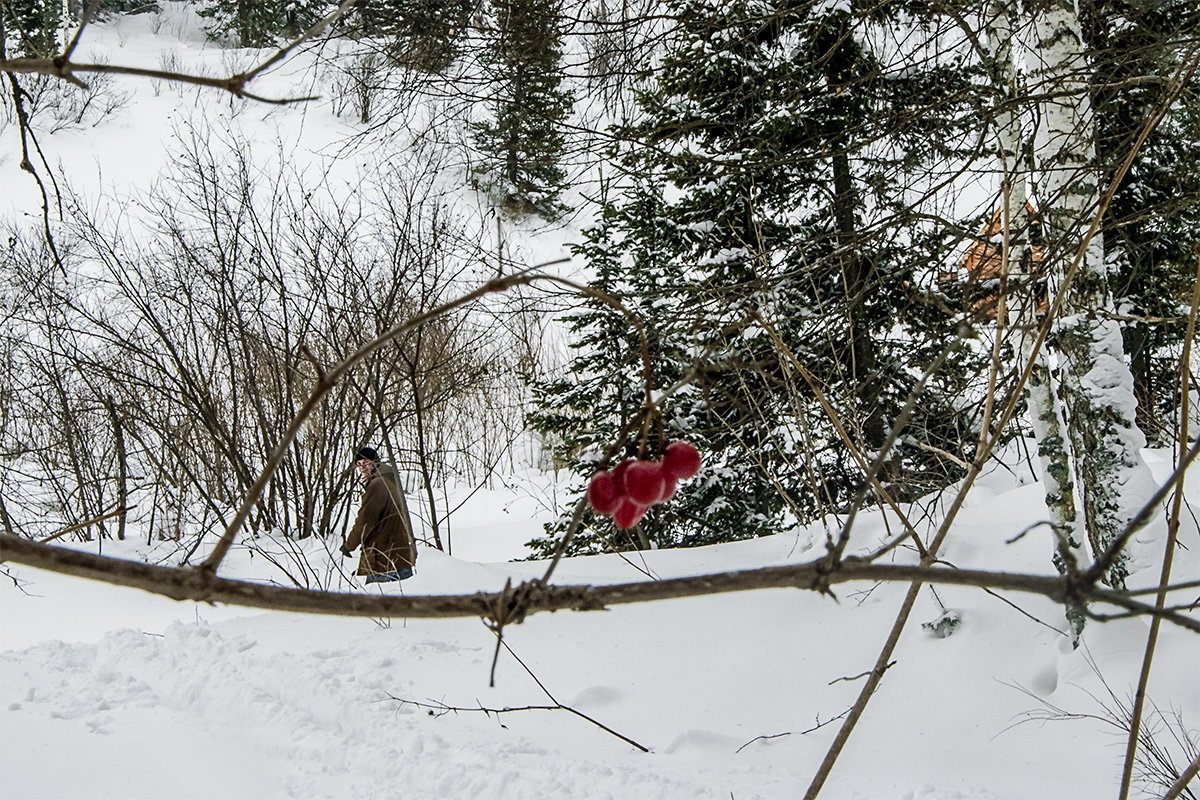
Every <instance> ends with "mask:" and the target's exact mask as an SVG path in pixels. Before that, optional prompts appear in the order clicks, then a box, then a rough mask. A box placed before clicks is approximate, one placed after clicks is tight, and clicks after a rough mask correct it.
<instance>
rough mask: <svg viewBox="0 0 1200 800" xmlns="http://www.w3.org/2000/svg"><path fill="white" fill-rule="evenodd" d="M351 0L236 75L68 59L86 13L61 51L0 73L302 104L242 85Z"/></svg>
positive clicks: (5, 63) (9, 63) (15, 62)
mask: <svg viewBox="0 0 1200 800" xmlns="http://www.w3.org/2000/svg"><path fill="white" fill-rule="evenodd" d="M355 2H357V0H345V2H343V3H342V4H341V5H340V6H338V7H337V8H336V9H334V10H333V11H331V12H330V13H329V14H327V15H326V16H325V17H323V18H322V19H321V20H319V21H318V22H317V23H316V24H315V25H313V26H312V27H311V28H309V29H308V30H306V31H305V32H304V33H302V34H300V35H299V36H297V37H296V38H295V39H293V40H292V41H290V42H288V43H287V44H286V45H284V46H283V47H281V48H279V49H278V50H276V51H275V52H274V53H273V54H272V55H271V57H270V58H268V59H266V60H265V61H263V62H262V63H261V64H259V65H258V66H257V67H255V68H253V69H251V70H248V71H246V72H239V73H238V74H236V75H230V76H229V77H228V78H210V77H208V76H206V75H191V74H188V73H183V72H171V71H166V70H159V69H144V68H142V67H129V66H121V65H115V64H82V63H79V62H76V61H72V60H71V56H72V55H73V54H74V50H75V47H76V46H77V45H78V44H79V39H80V36H81V35H82V34H83V29H84V28H85V27H86V26H87V24H88V22H89V16H90V15H88V14H85V15H84V19H83V21H82V22H80V24H79V29H78V30H76V31H75V35H74V37H72V39H71V42H70V43H69V44H68V45H67V47H66V49H64V50H63V52H62V53H61V54H59V55H57V56H55V57H53V58H4V59H0V72H7V73H9V74H11V75H18V74H26V75H31V74H35V75H48V76H50V77H53V78H58V79H60V80H64V81H66V82H68V83H73V84H75V85H77V86H83V85H85V84H84V83H83V81H81V80H80V79H79V78H78V77H77V76H78V75H80V74H89V73H94V74H99V73H107V74H110V75H130V76H133V77H137V78H154V79H157V80H164V81H174V82H176V83H187V84H191V85H193V86H204V87H208V88H211V89H222V90H224V91H227V92H229V93H230V94H232V95H233V96H235V97H243V98H246V99H248V100H257V101H258V102H260V103H271V104H273V105H287V104H289V103H302V102H307V101H309V100H315V99H317V98H316V97H292V98H286V99H271V98H268V97H262V96H261V95H257V94H253V93H251V92H249V91H247V89H246V87H247V86H248V85H249V83H250V82H251V81H253V80H254V79H255V78H257V77H258V76H259V75H261V74H262V73H263V72H265V71H266V70H268V69H270V68H271V67H273V66H275V65H276V64H278V63H279V62H280V61H283V60H284V59H285V58H287V57H288V56H289V55H290V54H291V53H292V51H293V50H295V49H296V48H297V47H299V46H300V45H302V44H304V43H305V42H307V41H308V40H310V39H312V38H313V37H314V36H317V35H318V34H320V33H321V32H322V31H323V30H325V28H327V27H328V26H329V25H331V24H333V23H334V22H336V21H337V20H338V19H339V18H340V17H341V16H342V15H343V14H345V13H346V12H347V11H348V10H350V8H351V6H353V5H354V4H355Z"/></svg>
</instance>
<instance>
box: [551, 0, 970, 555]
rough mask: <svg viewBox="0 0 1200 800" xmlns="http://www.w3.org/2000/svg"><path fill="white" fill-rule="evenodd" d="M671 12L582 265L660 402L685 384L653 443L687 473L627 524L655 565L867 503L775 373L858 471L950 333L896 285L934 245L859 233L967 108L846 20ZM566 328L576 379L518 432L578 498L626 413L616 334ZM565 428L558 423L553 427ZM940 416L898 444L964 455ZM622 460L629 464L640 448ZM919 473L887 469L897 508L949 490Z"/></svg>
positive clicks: (951, 72)
mask: <svg viewBox="0 0 1200 800" xmlns="http://www.w3.org/2000/svg"><path fill="white" fill-rule="evenodd" d="M671 10H672V12H673V16H674V17H675V18H677V19H679V20H680V25H679V28H678V30H677V33H676V38H675V39H674V41H673V42H672V44H671V46H670V49H669V52H668V53H667V54H666V55H665V57H664V59H663V61H662V64H661V67H660V68H659V69H658V70H657V71H656V73H655V74H654V76H653V80H651V81H649V82H648V83H647V84H646V87H645V89H644V91H643V92H642V93H641V94H640V96H639V103H640V106H641V110H642V111H643V113H644V118H643V119H642V120H641V121H639V122H638V124H636V125H634V126H631V127H629V128H627V129H625V130H624V131H622V132H621V137H620V138H622V139H623V140H626V141H627V142H628V143H629V144H628V145H627V146H625V147H623V148H622V150H621V152H620V154H619V161H620V163H621V164H622V166H623V170H624V173H625V175H626V176H627V178H626V179H625V182H624V186H623V188H622V190H621V192H620V193H619V194H618V196H617V197H616V198H615V199H610V200H608V201H607V202H606V203H605V205H604V212H603V215H602V218H601V222H600V224H599V225H598V226H597V228H596V229H595V230H593V231H592V235H591V236H590V238H589V241H588V243H587V245H586V246H585V247H584V249H583V255H585V256H586V257H587V259H588V261H589V263H591V264H592V266H593V268H595V270H596V273H597V282H596V285H597V286H599V287H602V288H604V289H605V290H606V291H610V292H614V293H615V294H618V295H619V296H620V297H621V298H622V300H623V301H624V302H625V303H626V304H627V305H628V306H629V307H630V308H631V310H633V311H634V312H635V313H638V314H639V315H640V316H641V317H642V318H643V319H644V320H645V322H646V328H647V332H648V337H649V340H650V347H651V355H652V357H653V360H654V365H655V368H656V372H657V374H656V376H655V379H656V383H657V384H658V386H659V387H666V386H669V385H671V384H672V383H673V382H674V381H676V380H678V379H679V378H680V377H681V376H683V375H684V374H685V373H687V372H688V371H689V370H691V369H695V370H696V375H695V380H694V383H693V385H692V386H691V387H690V388H689V390H687V391H684V392H680V393H679V394H677V395H676V396H674V397H672V398H671V399H670V400H669V401H668V402H667V403H666V405H665V407H664V408H663V409H662V412H663V422H664V427H665V431H666V434H665V438H666V439H668V440H669V439H674V438H685V439H689V440H691V441H693V443H695V444H696V445H697V446H698V447H699V448H700V450H701V452H702V453H703V454H704V457H705V465H704V468H703V471H702V472H701V475H700V477H699V478H698V479H696V480H695V481H693V482H692V483H690V484H688V485H687V486H685V487H682V488H681V489H680V492H679V494H677V495H676V498H675V499H674V500H672V502H671V503H669V504H667V505H664V506H659V507H655V508H653V509H652V510H651V511H650V513H649V514H648V515H647V517H646V518H645V520H644V521H643V523H642V526H641V527H642V529H643V533H644V534H645V536H646V538H647V539H648V540H649V541H650V542H651V543H653V544H656V545H658V546H672V545H695V544H706V543H711V542H716V541H727V540H731V539H740V538H748V537H752V536H756V535H762V534H766V533H771V532H776V531H779V530H781V529H783V528H784V527H785V526H786V525H787V524H788V520H789V519H795V518H798V517H799V518H803V517H808V516H810V515H812V514H814V513H816V512H817V510H818V509H819V508H820V507H822V506H824V507H826V508H828V507H829V506H830V505H832V506H834V507H840V506H842V505H844V504H845V503H846V502H847V501H848V500H849V499H850V498H851V497H852V496H854V494H855V493H856V492H857V491H858V489H859V488H860V487H861V486H862V474H861V469H860V467H859V466H858V464H857V463H856V462H855V461H854V460H853V459H852V458H851V455H850V451H849V450H848V448H846V447H845V446H844V445H843V444H842V443H841V442H840V441H839V439H838V437H837V434H836V433H835V431H834V429H833V427H832V425H831V423H830V421H829V420H828V419H827V418H826V417H825V416H824V415H823V413H822V411H821V410H820V408H819V407H818V405H817V403H816V402H815V399H814V396H813V393H812V391H811V390H810V389H809V387H808V386H807V385H806V384H805V383H804V381H802V380H801V378H800V377H799V376H798V374H797V371H796V370H795V368H794V361H795V362H799V363H800V364H802V365H804V367H805V369H806V370H807V371H808V372H809V373H811V374H812V375H813V376H814V377H815V379H816V381H817V382H818V383H819V384H820V386H821V388H822V393H823V394H824V395H825V396H826V397H827V398H829V400H830V402H832V403H833V404H834V406H835V407H836V408H837V411H838V413H839V416H840V418H841V419H842V420H845V421H846V422H847V425H848V426H849V427H850V430H851V435H852V436H854V437H855V438H856V443H857V445H858V447H859V448H861V449H863V450H866V451H868V452H870V451H871V450H872V449H877V448H878V447H879V445H880V444H881V443H882V441H883V437H884V435H885V433H886V431H887V428H888V427H889V426H890V423H891V421H892V419H894V417H895V415H896V414H897V413H898V410H899V405H900V404H901V403H902V402H903V401H904V399H905V397H906V396H907V394H908V391H909V389H910V388H911V386H912V385H913V383H914V378H913V372H914V370H919V368H920V365H922V364H927V363H929V361H930V360H932V353H933V352H935V351H936V350H938V349H939V348H940V347H941V346H943V345H944V344H945V342H946V340H947V339H948V338H949V337H948V336H947V333H948V331H949V332H950V335H951V336H952V335H953V326H952V325H950V324H949V322H950V318H949V316H947V315H946V314H943V313H941V312H938V311H937V310H936V309H935V307H934V306H933V305H931V304H924V305H922V304H920V303H914V294H915V293H916V292H915V289H914V286H915V285H916V280H915V275H916V274H917V271H918V269H922V268H923V269H925V270H928V269H929V267H930V266H931V265H936V264H939V263H941V261H942V260H944V259H945V258H946V244H945V241H944V238H943V237H942V236H941V234H940V233H939V232H937V231H931V230H927V229H923V228H921V227H920V226H918V225H916V224H915V221H914V220H912V219H911V218H909V219H907V220H906V219H905V218H904V217H903V216H902V215H900V216H897V217H896V219H894V220H891V221H890V222H889V224H888V225H887V226H886V227H884V226H878V227H875V228H873V229H871V230H870V235H867V232H868V220H867V215H866V209H867V208H868V206H869V207H870V208H872V209H873V212H872V213H873V215H874V216H873V217H872V219H871V220H870V222H871V223H872V224H876V225H877V224H878V222H877V221H878V220H880V219H881V218H883V217H887V216H889V215H891V214H894V213H897V212H901V211H902V210H903V209H904V208H906V207H907V206H906V204H907V202H908V200H909V198H907V197H905V192H904V184H905V180H904V178H905V177H906V175H908V174H909V172H911V171H913V170H915V169H918V168H919V165H920V164H921V163H922V161H923V159H925V158H927V157H930V156H931V155H934V154H941V155H943V156H944V155H948V154H949V152H950V145H949V144H948V142H949V140H950V137H952V136H953V134H954V130H955V123H954V115H955V114H961V113H962V110H963V107H962V106H961V105H960V103H959V101H958V100H957V99H956V98H957V97H958V94H959V93H960V92H961V93H965V92H966V91H967V90H968V89H969V85H968V84H967V80H968V75H969V73H968V71H965V70H961V69H957V70H956V69H954V66H955V65H952V64H950V63H946V64H943V65H941V66H939V67H933V68H931V69H930V71H929V72H916V71H912V70H906V71H904V72H903V73H895V72H890V71H889V68H888V67H887V65H885V64H883V63H882V62H881V61H880V60H879V59H878V58H877V57H876V55H875V54H873V53H872V52H870V50H869V49H867V48H866V46H865V45H864V44H863V41H864V39H865V37H863V36H861V35H860V34H861V33H862V31H861V30H853V29H854V28H855V26H859V27H865V26H866V25H868V24H869V23H868V22H867V21H866V20H865V19H864V18H863V17H861V16H856V15H854V14H852V13H851V12H850V10H849V9H848V8H847V7H845V6H832V5H824V4H823V5H820V6H812V5H808V4H799V5H785V6H779V5H772V4H767V3H763V2H758V1H757V0H735V2H732V3H730V2H716V1H715V0H677V2H675V3H673V4H672V6H671ZM923 106H925V107H928V106H935V107H939V109H940V113H941V114H943V119H942V120H940V121H939V124H938V126H937V127H935V126H934V124H933V123H932V122H930V121H928V120H927V118H924V117H922V116H921V115H919V114H915V113H913V109H914V108H921V107H923ZM922 265H923V267H922ZM914 310H916V311H914ZM573 322H574V325H575V327H576V329H577V332H578V333H579V334H581V335H582V338H581V339H580V340H579V342H578V349H579V355H578V357H577V360H576V362H575V363H574V365H573V375H572V376H571V377H570V378H569V379H566V378H565V379H562V380H560V381H557V382H555V383H553V384H549V385H546V386H544V387H542V398H541V401H542V406H543V411H542V412H541V413H539V414H535V415H534V418H533V421H534V423H535V425H536V426H537V427H539V429H541V430H543V431H546V432H548V433H552V434H554V435H556V436H558V437H560V438H561V441H562V443H563V450H564V452H563V455H565V456H567V457H568V458H571V459H573V462H572V463H573V464H574V466H575V468H576V470H577V471H578V472H579V474H580V477H581V478H583V479H586V478H587V477H588V476H589V475H590V474H591V472H592V471H593V470H594V469H595V459H596V457H597V455H598V452H599V451H600V449H601V448H600V445H601V444H602V443H604V442H605V441H606V440H608V441H611V440H612V438H613V437H614V436H615V435H616V433H617V430H618V428H619V427H620V425H621V424H622V422H623V421H624V420H626V419H628V418H629V416H630V415H631V414H633V413H635V412H636V409H637V403H638V402H639V401H640V394H639V393H638V391H636V388H637V387H638V386H639V385H640V366H639V365H638V363H637V360H636V359H637V352H638V351H637V349H636V347H635V346H633V344H632V343H631V342H630V341H628V336H627V335H626V336H622V335H621V334H620V333H619V331H620V326H621V325H626V324H627V323H625V322H624V321H623V320H622V319H621V318H620V317H619V315H615V314H613V313H610V312H608V311H606V310H604V309H602V308H599V307H593V308H591V309H589V310H588V311H587V312H586V313H584V314H581V315H579V316H577V317H575V318H574V321H573ZM897 325H903V326H905V327H906V334H905V335H904V336H903V337H894V336H893V335H892V334H893V331H894V328H895V327H896V326H897ZM776 337H778V339H779V340H781V341H777V339H776ZM793 359H794V361H793ZM955 374H961V372H956V371H955V370H953V369H950V370H948V371H947V372H946V375H947V376H948V377H947V380H952V378H951V377H950V376H952V375H955ZM952 395H953V392H947V394H946V397H949V396H952ZM560 405H561V407H563V408H565V409H567V413H565V414H563V413H551V412H549V411H548V409H553V408H555V407H558V406H560ZM949 405H950V404H949V403H948V402H943V401H942V396H941V395H939V394H938V392H937V391H936V389H935V390H934V391H933V392H931V394H930V395H929V396H928V397H927V398H926V402H924V403H923V404H922V412H921V413H920V414H919V415H918V416H919V419H918V421H917V422H918V424H917V427H918V429H919V431H920V436H922V437H934V441H936V442H937V444H938V446H942V447H944V446H946V444H947V443H946V436H947V435H950V436H952V437H955V441H954V443H953V444H952V445H950V449H959V450H961V448H960V447H959V442H958V441H957V439H958V438H961V434H964V433H967V434H969V427H970V425H969V423H966V422H964V419H963V414H962V413H960V410H955V409H953V408H950V407H949ZM572 409H574V410H576V412H577V413H570V412H571V410H572ZM589 409H590V413H589V411H588V410H589ZM585 415H587V416H585ZM956 428H957V430H956ZM623 444H626V446H627V450H626V453H627V454H631V453H632V452H633V449H634V447H635V446H636V445H637V443H636V442H633V441H630V442H627V443H623ZM923 452H924V451H921V450H919V449H916V448H914V449H912V450H911V451H909V450H906V451H904V452H902V453H901V454H900V455H899V456H898V457H897V458H896V459H895V462H894V469H893V477H898V476H899V474H900V473H901V472H903V473H905V475H906V478H907V479H908V480H909V481H911V483H910V488H915V487H917V486H918V485H920V484H921V482H922V480H923V478H929V477H930V475H931V474H932V473H935V472H937V473H938V475H937V477H935V478H931V480H932V482H934V483H936V482H938V481H944V480H946V479H948V478H949V477H950V474H948V473H947V472H946V471H945V469H944V467H939V466H938V465H935V464H934V463H933V462H931V461H930V460H928V459H927V458H925V457H924V455H923ZM806 454H812V455H813V456H814V458H812V459H810V458H807V457H806ZM894 488H897V489H898V488H900V487H894ZM608 524H609V523H608V522H607V521H596V522H595V523H594V527H593V530H595V531H597V532H599V533H604V532H605V530H606V528H605V526H607V525H608ZM560 528H561V526H560ZM552 532H554V531H552ZM613 535H615V534H613ZM595 544H596V543H595V541H594V540H590V539H587V538H586V537H584V538H583V539H581V540H579V547H580V548H581V549H585V548H588V547H594V546H595ZM548 546H549V544H548V542H545V541H543V542H542V543H541V547H543V548H545V547H548ZM536 547H538V545H536V544H535V548H536Z"/></svg>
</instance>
